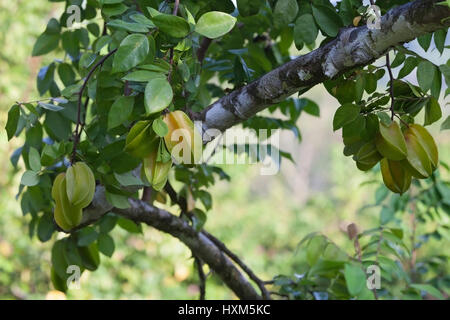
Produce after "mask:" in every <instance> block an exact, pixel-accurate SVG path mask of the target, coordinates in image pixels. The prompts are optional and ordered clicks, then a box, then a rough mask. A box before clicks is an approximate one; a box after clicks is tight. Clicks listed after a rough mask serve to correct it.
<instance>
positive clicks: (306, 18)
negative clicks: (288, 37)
mask: <svg viewBox="0 0 450 320" xmlns="http://www.w3.org/2000/svg"><path fill="white" fill-rule="evenodd" d="M318 32H319V30H318V29H317V26H316V22H315V21H314V18H313V16H312V15H311V14H309V13H306V14H304V15H302V16H300V17H298V19H297V20H296V21H295V26H294V39H296V41H298V40H300V41H303V42H304V43H306V44H311V43H313V42H314V41H315V40H316V38H317V34H318Z"/></svg>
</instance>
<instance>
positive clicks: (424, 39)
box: [417, 33, 433, 51]
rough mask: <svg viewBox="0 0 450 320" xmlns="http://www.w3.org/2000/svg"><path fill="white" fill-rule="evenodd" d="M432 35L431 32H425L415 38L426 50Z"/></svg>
mask: <svg viewBox="0 0 450 320" xmlns="http://www.w3.org/2000/svg"><path fill="white" fill-rule="evenodd" d="M432 36H433V34H431V33H427V34H424V35H423V36H420V37H418V38H417V42H419V44H420V46H421V47H422V48H423V50H424V51H428V48H429V47H430V44H431V38H432Z"/></svg>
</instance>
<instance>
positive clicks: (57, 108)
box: [38, 102, 64, 112]
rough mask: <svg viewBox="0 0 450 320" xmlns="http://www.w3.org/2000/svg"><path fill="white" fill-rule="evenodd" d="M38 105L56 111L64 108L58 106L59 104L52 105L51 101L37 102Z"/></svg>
mask: <svg viewBox="0 0 450 320" xmlns="http://www.w3.org/2000/svg"><path fill="white" fill-rule="evenodd" d="M38 105H39V106H40V107H41V108H44V109H47V110H50V111H56V112H58V111H61V110H63V109H64V108H63V107H60V106H57V105H54V104H51V103H44V102H39V103H38Z"/></svg>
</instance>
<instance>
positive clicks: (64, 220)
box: [52, 173, 83, 231]
mask: <svg viewBox="0 0 450 320" xmlns="http://www.w3.org/2000/svg"><path fill="white" fill-rule="evenodd" d="M52 197H53V199H54V200H55V202H56V206H55V211H54V216H55V221H56V223H57V224H58V226H60V227H61V228H62V229H63V230H65V231H69V230H71V229H73V228H75V227H76V226H78V225H79V224H80V222H81V218H82V215H83V211H82V208H81V207H79V206H78V207H77V206H74V205H72V204H71V203H70V201H69V198H68V197H67V191H66V174H65V173H60V174H59V175H58V176H57V177H56V178H55V181H54V182H53V186H52Z"/></svg>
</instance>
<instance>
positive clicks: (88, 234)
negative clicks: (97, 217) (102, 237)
mask: <svg viewBox="0 0 450 320" xmlns="http://www.w3.org/2000/svg"><path fill="white" fill-rule="evenodd" d="M77 235H78V241H77V244H78V246H79V247H85V246H88V245H90V244H91V243H93V242H94V241H95V240H97V238H98V232H97V231H96V230H95V229H94V228H93V227H86V228H84V229H81V230H80V231H79V232H78V233H77Z"/></svg>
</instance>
